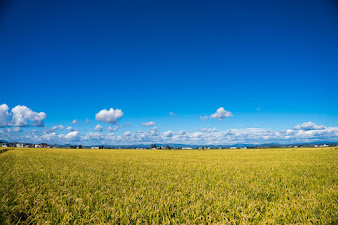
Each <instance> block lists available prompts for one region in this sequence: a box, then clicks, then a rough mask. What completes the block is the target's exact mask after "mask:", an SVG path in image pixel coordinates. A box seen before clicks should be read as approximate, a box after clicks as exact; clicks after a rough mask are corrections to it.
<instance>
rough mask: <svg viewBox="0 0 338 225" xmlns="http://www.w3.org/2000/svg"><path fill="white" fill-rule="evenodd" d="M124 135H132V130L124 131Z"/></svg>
mask: <svg viewBox="0 0 338 225" xmlns="http://www.w3.org/2000/svg"><path fill="white" fill-rule="evenodd" d="M123 135H124V136H130V135H131V132H130V131H126V132H124V134H123Z"/></svg>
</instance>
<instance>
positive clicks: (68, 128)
mask: <svg viewBox="0 0 338 225" xmlns="http://www.w3.org/2000/svg"><path fill="white" fill-rule="evenodd" d="M66 129H67V130H70V131H73V130H74V129H73V127H70V126H69V127H67V128H66Z"/></svg>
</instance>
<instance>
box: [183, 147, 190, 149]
mask: <svg viewBox="0 0 338 225" xmlns="http://www.w3.org/2000/svg"><path fill="white" fill-rule="evenodd" d="M182 149H192V147H182Z"/></svg>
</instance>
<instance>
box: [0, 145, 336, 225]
mask: <svg viewBox="0 0 338 225" xmlns="http://www.w3.org/2000/svg"><path fill="white" fill-rule="evenodd" d="M337 165H338V149H334V148H325V149H319V148H317V149H309V148H306V149H305V148H304V149H300V148H299V149H264V150H208V151H198V150H188V151H175V150H166V151H165V150H161V151H157V150H79V149H77V150H74V149H73V150H71V149H17V148H16V149H13V150H10V151H7V152H4V153H1V154H0V169H1V170H0V223H3V224H12V223H22V224H28V223H32V224H45V223H47V224H100V223H111V224H117V223H120V224H136V223H142V224H145V223H146V224H158V223H165V224H169V223H170V224H182V223H186V224H196V223H198V224H206V223H221V224H224V223H230V224H243V223H244V224H245V223H254V224H258V223H259V224H261V223H266V224H296V223H305V224H307V223H318V224H337V223H338V219H337V218H338V213H337V212H338V205H337V203H338V187H337V184H338V183H337V182H338V167H337Z"/></svg>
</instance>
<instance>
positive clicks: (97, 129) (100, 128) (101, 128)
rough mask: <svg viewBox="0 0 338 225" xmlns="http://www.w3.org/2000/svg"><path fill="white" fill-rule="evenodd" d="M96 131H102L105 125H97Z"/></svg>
mask: <svg viewBox="0 0 338 225" xmlns="http://www.w3.org/2000/svg"><path fill="white" fill-rule="evenodd" d="M94 130H95V131H99V132H102V131H103V127H102V126H101V125H99V124H98V125H96V127H95V128H94Z"/></svg>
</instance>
